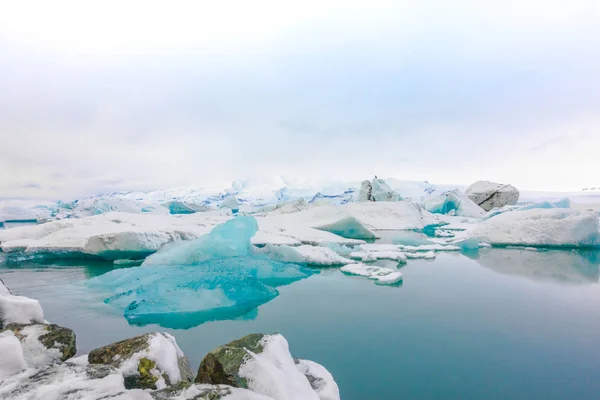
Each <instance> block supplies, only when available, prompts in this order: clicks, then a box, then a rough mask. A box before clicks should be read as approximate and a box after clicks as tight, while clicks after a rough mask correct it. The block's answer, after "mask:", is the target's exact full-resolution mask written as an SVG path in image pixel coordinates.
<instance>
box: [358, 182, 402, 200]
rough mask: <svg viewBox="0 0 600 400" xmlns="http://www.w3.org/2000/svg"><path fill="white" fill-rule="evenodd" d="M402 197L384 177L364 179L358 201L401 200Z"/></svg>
mask: <svg viewBox="0 0 600 400" xmlns="http://www.w3.org/2000/svg"><path fill="white" fill-rule="evenodd" d="M400 200H402V197H401V196H400V195H399V194H398V193H396V192H394V191H393V190H392V188H390V187H389V185H388V184H387V183H386V182H385V180H383V179H378V178H377V177H375V178H374V179H373V180H372V181H370V182H369V181H368V180H367V181H362V183H361V184H360V190H359V192H358V198H357V201H359V202H363V201H400Z"/></svg>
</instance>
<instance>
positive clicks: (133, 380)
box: [88, 333, 193, 389]
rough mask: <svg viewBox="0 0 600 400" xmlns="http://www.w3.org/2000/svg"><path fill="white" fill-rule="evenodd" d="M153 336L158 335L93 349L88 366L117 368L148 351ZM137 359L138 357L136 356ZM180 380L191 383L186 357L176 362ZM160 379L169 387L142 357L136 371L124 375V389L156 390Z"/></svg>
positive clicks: (154, 367)
mask: <svg viewBox="0 0 600 400" xmlns="http://www.w3.org/2000/svg"><path fill="white" fill-rule="evenodd" d="M153 335H160V333H147V334H145V335H141V336H136V337H133V338H129V339H125V340H121V341H120V342H116V343H111V344H109V345H107V346H104V347H100V348H98V349H94V350H92V351H91V352H90V354H89V355H88V361H89V363H90V364H103V365H109V366H111V367H115V368H119V367H120V366H121V365H122V364H123V363H124V362H125V361H127V360H129V359H131V358H132V357H134V356H135V355H136V354H137V353H140V352H143V351H145V350H147V349H148V347H149V345H150V340H151V338H152V336H153ZM138 357H139V356H138ZM177 364H178V366H179V372H180V374H181V379H182V380H184V381H185V380H188V381H191V379H192V377H193V373H192V371H191V369H190V367H189V362H188V361H187V358H186V357H180V358H179V359H178V360H177ZM160 377H162V378H163V379H164V381H165V383H166V384H167V385H171V384H172V382H170V380H169V376H168V375H167V374H166V373H165V372H164V371H163V370H161V368H160V366H158V365H156V362H155V361H153V360H151V359H149V358H146V357H142V358H140V360H139V361H138V365H137V371H136V372H135V373H133V374H131V375H125V376H124V379H125V387H126V388H127V389H156V388H157V387H156V382H157V381H158V380H159V378H160Z"/></svg>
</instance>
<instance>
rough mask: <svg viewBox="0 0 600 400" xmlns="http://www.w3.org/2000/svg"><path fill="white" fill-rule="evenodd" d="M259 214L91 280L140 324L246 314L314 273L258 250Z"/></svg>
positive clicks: (177, 324) (183, 324)
mask: <svg viewBox="0 0 600 400" xmlns="http://www.w3.org/2000/svg"><path fill="white" fill-rule="evenodd" d="M257 230H258V225H257V223H256V220H255V219H254V218H253V217H246V216H240V217H236V218H234V219H232V220H230V221H228V222H226V223H224V224H221V225H218V226H217V227H215V228H214V229H213V230H212V231H211V232H210V233H209V234H207V235H204V236H202V237H200V238H198V239H195V240H192V241H188V242H179V243H174V244H171V245H168V246H165V247H164V248H163V249H161V250H159V251H158V252H157V253H156V254H154V255H152V256H150V257H148V258H147V259H146V261H145V262H144V264H143V265H142V266H141V267H134V268H125V269H118V270H113V271H111V272H109V273H107V274H104V275H101V276H99V277H96V278H94V279H91V280H89V281H88V282H87V285H88V286H89V287H92V288H95V289H98V290H100V291H103V292H110V293H111V294H110V296H109V297H107V298H106V299H105V300H104V302H105V303H107V304H110V305H113V306H115V307H118V308H119V309H122V310H123V314H124V316H125V318H126V319H127V320H128V321H129V322H130V323H131V324H135V325H147V324H159V325H161V326H163V327H166V328H175V329H186V328H190V327H193V326H196V325H199V324H201V323H203V322H206V321H211V320H221V319H232V318H238V317H243V316H244V315H248V314H249V313H250V314H251V312H252V311H253V310H255V309H256V308H257V307H258V306H260V305H261V304H264V303H266V302H268V301H270V300H272V299H273V298H275V297H276V296H277V295H278V294H279V292H278V291H277V289H276V288H275V287H276V286H280V285H285V284H289V283H292V282H294V281H297V280H299V279H303V278H306V277H308V276H310V275H311V274H312V273H313V272H312V270H311V269H309V268H307V267H305V266H304V265H299V264H292V263H284V262H278V261H274V260H272V259H270V258H268V257H267V256H265V255H263V254H257V253H255V250H254V248H253V246H252V245H251V243H250V238H251V237H252V236H253V235H254V234H255V233H256V231H257Z"/></svg>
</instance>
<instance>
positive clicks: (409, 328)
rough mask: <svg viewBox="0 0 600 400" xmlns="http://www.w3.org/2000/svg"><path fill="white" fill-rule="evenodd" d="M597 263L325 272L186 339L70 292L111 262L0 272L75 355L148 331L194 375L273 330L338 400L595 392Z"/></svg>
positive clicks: (443, 259)
mask: <svg viewBox="0 0 600 400" xmlns="http://www.w3.org/2000/svg"><path fill="white" fill-rule="evenodd" d="M599 265H600V254H599V253H597V252H587V253H586V252H572V251H546V252H533V251H524V250H499V249H491V250H485V251H481V252H480V253H479V255H478V256H477V255H474V256H471V257H467V256H465V255H462V254H438V258H437V259H436V260H435V261H422V260H414V261H410V262H409V264H408V265H407V266H405V267H403V268H402V272H403V274H404V283H403V285H402V286H401V287H382V286H376V285H375V284H373V282H372V281H369V280H366V279H363V278H358V277H348V276H344V275H343V274H342V273H340V272H339V270H337V269H330V270H323V271H322V273H321V274H317V275H314V276H312V277H310V278H309V279H306V280H302V281H299V282H296V283H293V284H291V285H289V286H285V287H280V288H279V290H280V293H281V294H280V296H279V297H277V298H276V299H275V300H273V301H271V302H269V303H267V304H265V305H263V306H262V307H260V308H259V310H258V313H257V315H256V318H255V319H253V320H238V321H219V322H209V323H206V324H203V325H200V326H198V327H195V328H192V329H189V330H175V331H173V330H168V329H164V328H161V327H158V326H146V327H136V326H130V325H128V324H127V322H126V321H125V319H124V318H123V317H122V315H121V314H120V313H119V312H117V311H116V310H114V309H113V308H112V307H109V306H106V305H104V304H103V303H102V298H99V297H98V296H97V295H96V294H93V293H91V292H90V291H89V290H88V289H86V288H85V287H84V286H82V285H80V284H78V283H80V282H82V281H84V280H86V279H89V278H91V277H93V276H97V275H99V274H102V273H104V272H106V271H108V270H110V269H111V268H112V266H111V265H110V264H108V265H107V264H102V263H89V262H88V263H85V264H79V265H70V266H69V265H63V266H61V265H46V266H40V265H34V264H29V265H24V266H20V267H19V268H15V267H11V268H7V267H0V275H1V278H2V279H3V280H4V282H5V283H6V284H7V285H8V286H9V287H10V288H11V289H12V291H13V293H17V294H23V295H26V296H30V297H34V298H37V299H39V300H40V302H41V304H42V307H43V308H44V311H45V317H46V319H48V320H49V321H51V322H53V323H56V324H59V325H63V326H66V327H69V328H71V329H73V330H74V331H75V332H76V334H77V348H78V353H79V354H85V353H87V352H89V351H90V350H91V349H93V348H95V347H99V346H101V345H105V344H107V343H110V342H113V341H117V340H120V339H124V338H126V337H131V336H133V335H136V334H139V333H142V332H149V331H156V330H160V331H168V332H171V333H172V334H173V335H175V337H176V338H177V341H178V343H179V345H180V346H181V348H182V349H183V351H184V352H185V353H186V354H187V356H188V357H189V358H190V361H191V362H192V365H193V367H194V368H197V366H198V365H199V363H200V360H201V359H202V357H203V356H204V354H205V353H206V352H208V351H209V350H211V349H213V348H215V347H216V346H218V345H220V344H224V343H226V342H228V341H230V340H233V339H235V338H239V337H241V336H243V335H246V334H248V333H252V332H265V333H269V332H280V333H282V334H283V335H285V337H286V338H287V339H288V341H289V343H290V348H291V351H292V354H293V355H294V356H295V357H299V358H308V359H311V360H315V361H317V362H319V363H321V364H323V365H325V366H326V367H327V368H328V369H329V370H330V371H331V373H332V374H333V375H334V377H335V378H336V380H337V382H338V384H339V386H340V390H341V393H342V398H343V399H345V400H365V399H382V400H388V399H390V400H391V399H442V398H443V399H466V398H469V399H541V398H543V399H595V398H599V393H600V379H599V377H600V285H599V282H598V280H599Z"/></svg>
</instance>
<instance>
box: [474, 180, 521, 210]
mask: <svg viewBox="0 0 600 400" xmlns="http://www.w3.org/2000/svg"><path fill="white" fill-rule="evenodd" d="M465 193H466V194H467V196H469V198H470V199H471V200H473V201H474V202H475V203H476V204H477V205H479V206H480V207H481V208H483V209H484V210H485V211H490V210H491V209H492V208H494V207H503V206H505V205H514V204H517V201H519V190H517V188H516V187H514V186H512V185H505V184H502V183H495V182H489V181H477V182H475V183H473V184H472V185H471V186H469V187H468V188H467V190H466V191H465Z"/></svg>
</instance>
